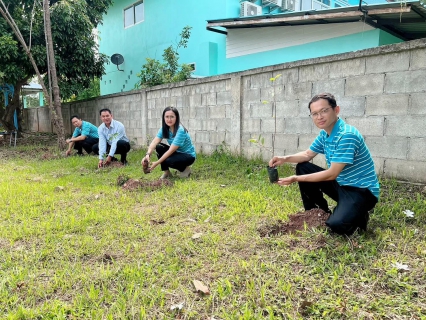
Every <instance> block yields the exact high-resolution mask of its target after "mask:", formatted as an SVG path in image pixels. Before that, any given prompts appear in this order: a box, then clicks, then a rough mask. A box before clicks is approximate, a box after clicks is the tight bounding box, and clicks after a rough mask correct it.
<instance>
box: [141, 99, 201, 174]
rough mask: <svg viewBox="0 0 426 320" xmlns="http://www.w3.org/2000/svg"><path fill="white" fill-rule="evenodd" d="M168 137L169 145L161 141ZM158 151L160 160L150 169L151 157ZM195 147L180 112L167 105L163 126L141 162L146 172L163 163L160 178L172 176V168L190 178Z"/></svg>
mask: <svg viewBox="0 0 426 320" xmlns="http://www.w3.org/2000/svg"><path fill="white" fill-rule="evenodd" d="M163 139H166V140H167V142H168V144H169V145H166V144H164V143H161V141H162V140H163ZM154 149H155V151H156V153H157V157H158V160H157V161H155V162H153V163H152V164H151V168H149V169H148V164H149V157H150V156H151V154H152V152H153V151H154ZM196 156H197V155H196V153H195V148H194V145H193V144H192V141H191V137H190V135H189V133H188V130H187V129H186V128H185V127H184V126H183V125H181V124H180V117H179V112H178V111H177V109H176V108H174V107H167V108H165V109H164V111H163V116H162V128H160V130H158V133H157V136H156V137H155V138H154V139H153V140H152V142H151V144H150V145H149V147H148V151H147V153H146V155H145V157H144V158H143V159H142V161H141V164H142V166H143V167H144V172H146V173H148V172H152V171H153V170H154V169H155V167H157V166H158V165H161V170H162V171H163V175H162V176H161V178H160V179H166V178H168V177H170V176H171V173H170V168H173V169H176V170H178V171H180V177H181V178H188V177H189V175H190V174H191V167H190V166H191V165H192V164H193V163H194V161H195V158H196Z"/></svg>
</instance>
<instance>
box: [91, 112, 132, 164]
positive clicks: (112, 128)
mask: <svg viewBox="0 0 426 320" xmlns="http://www.w3.org/2000/svg"><path fill="white" fill-rule="evenodd" d="M99 114H100V116H101V120H102V122H103V123H102V124H101V125H100V126H99V128H98V135H99V144H98V145H95V146H93V151H95V153H97V154H99V163H98V168H101V167H103V166H108V165H109V164H110V163H111V162H112V161H117V160H118V159H116V158H115V157H114V154H120V155H121V159H120V161H121V163H122V164H123V165H127V153H128V152H129V150H130V143H129V138H127V136H126V130H125V129H124V126H123V124H122V123H121V122H119V121H117V120H114V119H113V117H112V113H111V110H109V109H106V108H105V109H102V110H100V111H99Z"/></svg>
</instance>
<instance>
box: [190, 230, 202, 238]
mask: <svg viewBox="0 0 426 320" xmlns="http://www.w3.org/2000/svg"><path fill="white" fill-rule="evenodd" d="M202 235H203V234H202V233H201V232H198V233H194V234H193V235H192V237H191V238H192V239H198V238H201V236H202Z"/></svg>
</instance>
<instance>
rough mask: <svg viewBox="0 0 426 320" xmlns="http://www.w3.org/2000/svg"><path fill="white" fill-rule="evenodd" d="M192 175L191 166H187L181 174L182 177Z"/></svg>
mask: <svg viewBox="0 0 426 320" xmlns="http://www.w3.org/2000/svg"><path fill="white" fill-rule="evenodd" d="M190 175H191V167H186V168H185V170H183V171H182V172H181V173H180V174H179V177H181V178H189V176H190Z"/></svg>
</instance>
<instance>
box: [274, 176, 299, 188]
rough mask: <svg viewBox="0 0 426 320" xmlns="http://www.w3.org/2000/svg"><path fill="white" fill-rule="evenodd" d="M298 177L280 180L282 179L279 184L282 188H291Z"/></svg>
mask: <svg viewBox="0 0 426 320" xmlns="http://www.w3.org/2000/svg"><path fill="white" fill-rule="evenodd" d="M296 177H297V176H290V177H287V178H280V179H278V181H277V183H278V184H279V185H280V186H289V185H291V184H292V183H293V182H296V179H297V178H296Z"/></svg>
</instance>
